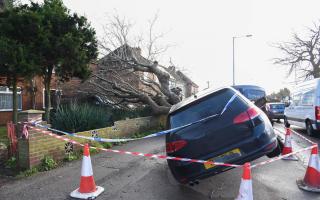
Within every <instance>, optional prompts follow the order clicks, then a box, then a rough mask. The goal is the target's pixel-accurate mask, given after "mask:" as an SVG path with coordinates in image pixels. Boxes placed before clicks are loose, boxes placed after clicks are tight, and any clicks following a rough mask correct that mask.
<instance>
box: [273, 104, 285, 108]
mask: <svg viewBox="0 0 320 200" xmlns="http://www.w3.org/2000/svg"><path fill="white" fill-rule="evenodd" d="M270 108H271V109H284V108H285V106H284V104H271V105H270Z"/></svg>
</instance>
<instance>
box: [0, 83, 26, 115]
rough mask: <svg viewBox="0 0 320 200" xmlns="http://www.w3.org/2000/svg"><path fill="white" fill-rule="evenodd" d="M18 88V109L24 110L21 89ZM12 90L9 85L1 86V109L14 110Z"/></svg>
mask: <svg viewBox="0 0 320 200" xmlns="http://www.w3.org/2000/svg"><path fill="white" fill-rule="evenodd" d="M19 90H20V88H18V95H17V96H18V99H17V100H18V110H22V95H21V91H19ZM12 98H13V95H12V90H10V89H9V88H8V87H3V86H2V87H0V111H12V109H13V104H12Z"/></svg>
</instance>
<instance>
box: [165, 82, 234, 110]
mask: <svg viewBox="0 0 320 200" xmlns="http://www.w3.org/2000/svg"><path fill="white" fill-rule="evenodd" d="M223 89H230V90H233V91H235V92H237V91H236V90H235V89H233V88H231V87H222V88H218V89H206V90H203V91H200V92H198V93H197V94H195V95H192V96H190V97H188V98H185V99H183V100H182V101H181V102H179V103H177V104H175V105H173V106H172V107H171V109H170V112H169V114H171V113H173V112H175V111H177V110H180V109H181V108H184V107H186V106H188V105H190V104H192V103H194V102H196V101H200V100H201V99H203V98H205V97H206V96H209V95H210V94H213V93H215V92H218V91H220V90H223Z"/></svg>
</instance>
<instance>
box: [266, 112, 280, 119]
mask: <svg viewBox="0 0 320 200" xmlns="http://www.w3.org/2000/svg"><path fill="white" fill-rule="evenodd" d="M268 117H269V119H284V114H283V113H268Z"/></svg>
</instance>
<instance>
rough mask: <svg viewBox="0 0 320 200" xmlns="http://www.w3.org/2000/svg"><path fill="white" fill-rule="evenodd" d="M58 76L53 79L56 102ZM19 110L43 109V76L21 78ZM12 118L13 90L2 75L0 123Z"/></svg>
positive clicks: (2, 123)
mask: <svg viewBox="0 0 320 200" xmlns="http://www.w3.org/2000/svg"><path fill="white" fill-rule="evenodd" d="M57 88H58V87H57V81H56V78H53V79H52V81H51V91H50V92H51V95H52V97H51V100H52V102H53V106H54V104H55V102H56V101H55V95H56V90H57ZM18 90H19V92H18V110H19V111H21V110H29V109H36V110H43V108H44V94H45V90H44V85H43V81H42V78H41V77H39V76H37V77H34V78H33V79H31V80H23V79H20V80H19V82H18ZM11 120H12V91H11V90H10V88H8V87H7V86H6V78H4V77H0V125H4V124H6V122H7V121H11Z"/></svg>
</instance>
